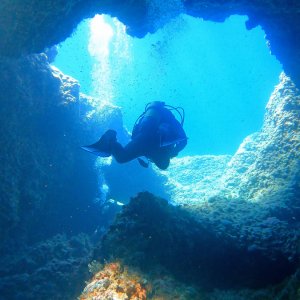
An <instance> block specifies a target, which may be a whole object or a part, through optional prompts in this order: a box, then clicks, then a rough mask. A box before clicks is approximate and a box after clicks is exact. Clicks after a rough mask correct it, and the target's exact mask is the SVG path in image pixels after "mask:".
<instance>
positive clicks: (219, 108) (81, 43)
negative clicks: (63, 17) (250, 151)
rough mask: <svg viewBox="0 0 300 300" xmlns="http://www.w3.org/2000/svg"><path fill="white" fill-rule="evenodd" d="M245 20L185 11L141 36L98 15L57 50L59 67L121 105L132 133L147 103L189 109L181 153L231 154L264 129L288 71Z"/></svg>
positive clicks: (98, 94)
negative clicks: (273, 96)
mask: <svg viewBox="0 0 300 300" xmlns="http://www.w3.org/2000/svg"><path fill="white" fill-rule="evenodd" d="M246 19H247V17H245V16H238V15H234V16H231V17H230V18H228V19H227V20H226V21H225V22H224V23H215V22H210V21H203V20H202V19H197V18H194V17H191V16H188V15H185V14H181V15H179V16H178V17H176V18H174V19H172V20H171V21H169V22H168V23H167V24H166V25H165V26H164V27H162V28H160V29H159V30H157V31H156V32H155V33H153V34H147V35H146V36H145V37H144V38H142V39H138V38H134V37H131V36H129V35H128V34H126V29H125V26H124V25H123V24H122V23H120V22H119V21H118V20H117V19H116V18H111V17H109V16H107V15H96V16H95V17H94V18H93V19H88V20H84V21H83V22H82V23H81V24H80V25H79V26H78V28H77V30H76V31H75V33H74V34H73V35H72V36H71V37H70V38H68V39H67V40H66V41H65V42H63V43H62V44H61V45H60V46H59V49H58V55H57V56H56V58H55V61H54V63H53V64H54V65H55V66H57V67H58V68H59V69H60V70H62V71H63V72H64V73H66V74H68V75H71V76H73V77H74V78H76V79H77V80H79V83H80V85H81V91H82V92H83V93H86V94H88V95H91V96H93V97H95V98H97V99H99V102H100V103H102V102H108V103H111V104H114V105H117V106H120V107H121V108H122V114H123V120H124V125H125V127H127V128H128V129H129V131H130V130H131V128H132V127H133V124H134V122H135V120H136V118H137V117H138V116H139V115H140V113H141V112H142V111H143V110H144V107H145V105H146V104H147V103H148V102H150V101H154V100H159V101H165V102H166V103H168V104H171V105H174V106H182V107H183V108H184V109H185V112H186V121H185V130H186V132H187V135H188V137H189V143H188V146H187V147H186V148H185V149H184V151H183V152H182V155H184V156H185V155H205V154H213V155H219V154H233V153H234V152H235V151H236V150H237V148H238V146H239V145H240V143H241V142H242V140H243V139H244V138H245V137H246V136H248V135H249V134H251V133H253V132H256V131H259V130H260V128H261V126H262V122H263V116H264V112H265V105H266V103H267V101H268V99H269V96H270V94H271V92H272V91H273V89H274V86H275V85H276V84H277V83H278V80H279V79H278V78H279V74H280V72H281V71H282V67H281V65H280V64H279V62H278V61H277V60H276V58H275V57H274V56H271V54H270V53H269V50H268V48H267V46H266V41H265V39H264V32H263V30H262V29H261V28H260V27H256V28H254V29H252V30H250V31H248V30H247V29H246V28H245V24H244V23H245V21H246Z"/></svg>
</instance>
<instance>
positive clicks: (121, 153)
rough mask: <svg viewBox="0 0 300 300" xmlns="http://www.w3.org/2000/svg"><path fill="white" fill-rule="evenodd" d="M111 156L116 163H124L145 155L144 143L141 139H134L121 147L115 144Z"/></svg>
mask: <svg viewBox="0 0 300 300" xmlns="http://www.w3.org/2000/svg"><path fill="white" fill-rule="evenodd" d="M111 154H112V155H113V157H114V158H115V159H116V161H117V162H118V163H126V162H128V161H131V160H133V159H135V158H138V157H139V156H143V155H145V143H144V142H143V140H142V139H134V140H132V141H130V142H129V143H128V144H127V145H126V146H125V147H123V146H122V145H121V144H120V143H118V142H115V143H114V144H113V145H112V150H111Z"/></svg>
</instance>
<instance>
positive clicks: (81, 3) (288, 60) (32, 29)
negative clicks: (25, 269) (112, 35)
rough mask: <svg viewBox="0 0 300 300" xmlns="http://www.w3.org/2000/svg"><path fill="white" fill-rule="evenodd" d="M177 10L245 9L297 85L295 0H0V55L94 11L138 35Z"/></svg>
mask: <svg viewBox="0 0 300 300" xmlns="http://www.w3.org/2000/svg"><path fill="white" fill-rule="evenodd" d="M182 12H185V13H187V14H190V15H192V16H194V17H199V18H204V19H205V20H212V21H218V22H223V21H224V20H225V19H226V18H227V17H229V16H230V15H233V14H240V15H248V16H249V20H248V21H247V23H246V26H247V28H248V29H251V28H253V27H255V26H257V25H260V26H262V28H263V29H264V31H265V32H266V39H267V41H268V44H269V46H270V49H271V52H272V54H274V55H275V56H276V57H277V58H278V60H279V61H280V62H281V63H282V64H283V68H284V71H285V72H286V73H287V74H288V75H290V76H292V79H293V80H294V81H295V82H296V84H297V85H299V83H300V68H299V67H298V66H299V65H300V40H299V38H298V37H299V35H300V17H299V16H300V3H299V1H296V0H291V1H283V0H281V1H276V0H264V1H250V0H235V1H234V0H231V1H230V0H227V1H223V0H217V1H207V0H188V1H182V2H181V1H179V0H178V1H167V2H165V1H164V2H162V1H156V0H152V1H146V0H134V1H129V0H127V1H122V0H114V1H108V0H106V1H96V0H69V1H64V2H62V1H59V0H46V1H38V0H28V1H26V2H23V1H9V0H3V1H1V3H0V37H1V45H0V55H5V56H14V57H17V56H20V55H22V54H29V53H38V52H42V51H43V49H44V48H46V47H51V46H53V45H55V44H58V43H59V42H61V41H63V40H65V39H66V38H67V37H68V36H70V35H71V33H72V32H73V30H74V29H75V28H76V26H77V25H78V23H79V22H80V21H82V20H83V19H85V18H90V17H93V16H94V15H95V14H97V13H98V14H109V15H112V16H116V17H117V18H118V19H119V20H120V21H121V22H123V23H124V24H125V25H126V26H127V32H128V33H129V34H131V35H135V36H139V37H142V36H144V35H145V34H146V33H147V32H153V31H155V30H157V29H158V28H159V27H161V26H163V25H164V23H166V22H167V21H168V20H169V19H170V18H172V17H174V16H176V15H178V14H179V13H182Z"/></svg>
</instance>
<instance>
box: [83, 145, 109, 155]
mask: <svg viewBox="0 0 300 300" xmlns="http://www.w3.org/2000/svg"><path fill="white" fill-rule="evenodd" d="M97 144H98V143H95V144H92V145H89V146H81V147H80V148H81V149H83V150H85V151H87V152H90V153H92V154H94V155H97V156H100V157H109V156H110V155H111V154H110V153H108V152H104V151H100V150H99V148H98V147H97Z"/></svg>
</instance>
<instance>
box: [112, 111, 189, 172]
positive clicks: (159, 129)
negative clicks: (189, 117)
mask: <svg viewBox="0 0 300 300" xmlns="http://www.w3.org/2000/svg"><path fill="white" fill-rule="evenodd" d="M175 141H177V142H175ZM186 143H187V138H186V134H185V132H184V130H183V128H182V126H181V124H180V123H179V122H178V121H177V120H176V118H175V117H174V115H173V114H172V113H171V112H170V111H169V110H168V109H167V108H165V107H151V108H149V109H148V110H147V111H146V113H145V114H144V116H143V117H142V118H141V119H140V121H139V122H138V124H137V125H136V126H135V127H134V129H133V132H132V137H131V141H130V142H129V143H128V144H127V145H126V146H125V147H123V146H122V145H121V144H120V143H118V142H115V143H114V144H113V145H112V151H111V153H112V155H113V156H114V158H115V159H116V160H117V162H119V163H125V162H128V161H131V160H133V159H135V158H138V157H140V156H146V157H147V158H148V159H150V160H151V161H153V162H154V163H155V164H156V165H157V166H158V167H159V168H160V169H163V170H165V169H166V168H167V167H168V166H169V163H170V158H172V157H175V156H176V155H177V154H178V153H179V151H181V150H182V149H183V148H184V147H185V146H186Z"/></svg>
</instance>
